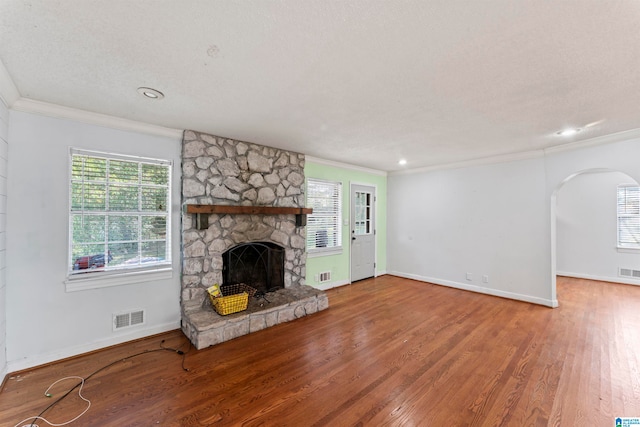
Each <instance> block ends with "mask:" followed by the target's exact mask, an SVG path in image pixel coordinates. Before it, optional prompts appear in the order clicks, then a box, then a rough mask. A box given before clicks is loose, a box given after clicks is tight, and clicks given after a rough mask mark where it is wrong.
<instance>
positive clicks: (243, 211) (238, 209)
mask: <svg viewBox="0 0 640 427" xmlns="http://www.w3.org/2000/svg"><path fill="white" fill-rule="evenodd" d="M186 212H187V213H192V214H196V228H197V229H198V230H204V229H206V228H209V216H208V214H240V215H295V216H296V226H297V227H304V226H305V225H307V215H308V214H310V213H313V209H311V208H287V207H281V206H237V205H187V209H186Z"/></svg>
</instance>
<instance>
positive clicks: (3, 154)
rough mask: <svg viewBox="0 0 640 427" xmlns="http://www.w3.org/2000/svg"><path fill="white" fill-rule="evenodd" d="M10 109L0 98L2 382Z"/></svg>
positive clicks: (0, 371)
mask: <svg viewBox="0 0 640 427" xmlns="http://www.w3.org/2000/svg"><path fill="white" fill-rule="evenodd" d="M8 140H9V109H8V108H7V106H6V105H5V104H4V102H3V101H2V99H1V98H0V382H2V380H3V379H4V377H5V374H6V373H7V316H6V308H7V286H6V284H7V280H6V267H7V256H6V254H7V251H6V236H7V233H6V231H7V227H6V225H7V157H8V150H9V143H8V142H7V141H8Z"/></svg>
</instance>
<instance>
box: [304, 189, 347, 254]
mask: <svg viewBox="0 0 640 427" xmlns="http://www.w3.org/2000/svg"><path fill="white" fill-rule="evenodd" d="M307 207H310V208H313V213H312V214H310V215H309V216H308V217H307V251H308V252H309V253H311V254H313V253H322V252H336V251H340V250H342V183H341V182H334V181H324V180H320V179H314V178H308V179H307Z"/></svg>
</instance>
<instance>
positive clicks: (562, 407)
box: [0, 276, 640, 427]
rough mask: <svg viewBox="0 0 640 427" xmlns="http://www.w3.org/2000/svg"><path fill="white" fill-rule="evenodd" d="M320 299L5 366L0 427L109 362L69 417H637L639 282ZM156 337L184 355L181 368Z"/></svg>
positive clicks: (317, 421) (227, 422)
mask: <svg viewBox="0 0 640 427" xmlns="http://www.w3.org/2000/svg"><path fill="white" fill-rule="evenodd" d="M328 295H329V300H330V308H329V309H328V310H325V311H324V312H320V313H317V314H314V315H312V316H308V317H305V318H301V319H298V320H296V321H294V322H290V323H285V324H281V325H278V326H275V327H273V328H270V329H266V330H263V331H261V332H258V333H254V334H251V335H247V336H244V337H241V338H237V339H235V340H232V341H228V342H225V343H222V344H220V345H217V346H214V347H210V348H207V349H204V350H200V351H196V350H195V349H191V350H189V351H188V352H187V349H188V344H186V343H185V342H186V341H185V338H184V336H183V335H182V333H181V332H179V331H174V332H170V333H167V334H163V335H162V336H156V337H151V338H149V339H145V340H141V341H137V342H134V343H129V344H126V345H122V346H117V347H113V348H109V349H106V350H103V351H99V352H96V353H93V354H90V355H86V356H81V357H78V358H74V359H71V360H67V361H63V362H60V363H55V364H52V365H49V366H46V367H42V368H37V369H34V370H31V371H27V372H23V373H21V374H20V375H19V376H18V375H15V376H13V377H11V378H10V379H8V380H7V382H6V384H5V387H4V389H3V390H2V392H1V393H0V425H2V426H14V425H16V423H18V422H19V421H21V420H23V419H24V418H26V417H28V416H34V415H37V414H38V413H40V412H41V411H42V410H44V409H45V408H46V407H47V405H49V404H51V403H52V402H53V401H55V399H57V398H59V397H60V396H62V395H63V394H64V393H65V392H66V391H67V390H69V388H71V387H73V385H75V384H76V383H77V382H78V380H76V379H71V380H67V381H64V382H61V383H59V384H57V385H56V386H55V387H54V388H53V389H52V390H51V391H50V393H52V394H53V396H52V397H51V398H48V397H46V396H45V395H44V393H45V390H46V389H47V387H48V386H49V385H50V384H51V383H53V382H54V381H55V380H57V379H59V378H62V377H65V376H69V375H78V376H83V377H87V376H89V375H90V374H91V373H92V372H94V371H96V370H97V369H99V368H101V367H103V366H105V365H108V364H110V363H113V365H111V366H109V367H107V368H105V369H103V370H101V371H100V372H98V373H96V374H94V375H93V376H91V377H90V378H89V379H88V380H87V382H86V385H85V386H84V389H83V391H82V394H83V395H84V396H85V397H86V398H87V399H89V400H91V407H90V409H89V410H88V411H87V413H86V414H85V415H83V416H82V417H81V418H80V419H78V420H77V421H75V422H73V423H71V424H69V425H70V426H92V427H95V426H118V427H120V426H154V425H164V426H232V425H233V426H236V425H243V426H295V427H299V426H365V425H366V426H443V425H447V426H518V427H519V426H547V425H552V426H580V425H585V426H587V425H588V426H612V425H614V417H618V416H626V417H631V416H636V417H637V416H640V287H636V286H629V285H618V284H612V283H602V282H593V281H586V280H577V279H567V278H558V299H559V301H560V307H559V308H557V309H550V308H546V307H541V306H536V305H532V304H527V303H522V302H516V301H510V300H506V299H501V298H496V297H491V296H486V295H480V294H474V293H470V292H464V291H459V290H455V289H450V288H446V287H441V286H435V285H430V284H425V283H421V282H416V281H412V280H406V279H401V278H397V277H392V276H382V277H379V278H376V279H369V280H365V281H361V282H357V283H355V284H353V285H349V286H344V287H341V288H337V289H333V290H330V291H328ZM162 340H165V342H164V343H161V341H162ZM161 345H163V346H165V347H170V348H173V349H179V350H181V351H185V352H186V354H185V355H184V366H185V367H186V368H188V369H189V371H188V372H186V371H184V370H183V369H182V366H181V365H182V363H183V356H181V355H180V354H178V353H177V352H176V351H175V350H169V351H167V350H162V349H161V348H160V347H161ZM145 351H148V352H146V353H142V354H139V355H137V356H133V357H130V356H131V355H135V354H138V353H140V352H145ZM86 406H87V404H86V402H84V401H82V400H81V399H80V398H79V397H78V393H77V389H76V390H74V391H73V392H72V393H71V394H70V395H69V396H68V397H67V398H65V399H63V400H62V401H61V402H60V403H59V404H57V405H55V406H54V407H53V408H51V409H49V410H47V411H46V412H45V414H44V416H45V417H46V418H47V419H49V420H50V421H52V422H54V423H61V422H64V421H66V420H69V419H72V418H74V417H75V416H76V415H77V414H79V413H81V412H82V411H83V410H84V408H85V407H86ZM30 421H31V420H29V421H27V422H25V423H23V424H20V425H29V422H30ZM37 424H38V425H40V427H43V426H45V425H47V424H46V423H45V422H43V421H37Z"/></svg>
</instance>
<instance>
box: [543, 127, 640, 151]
mask: <svg viewBox="0 0 640 427" xmlns="http://www.w3.org/2000/svg"><path fill="white" fill-rule="evenodd" d="M636 138H640V129H630V130H625V131H622V132H616V133H612V134H609V135H603V136H597V137H595V138H589V139H585V140H582V141H576V142H570V143H568V144H562V145H556V146H553V147H549V148H545V149H544V153H545V154H555V153H562V152H563V151H572V150H578V149H580V148H588V147H595V146H597V145H604V144H612V143H614V142H622V141H628V140H630V139H636Z"/></svg>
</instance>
